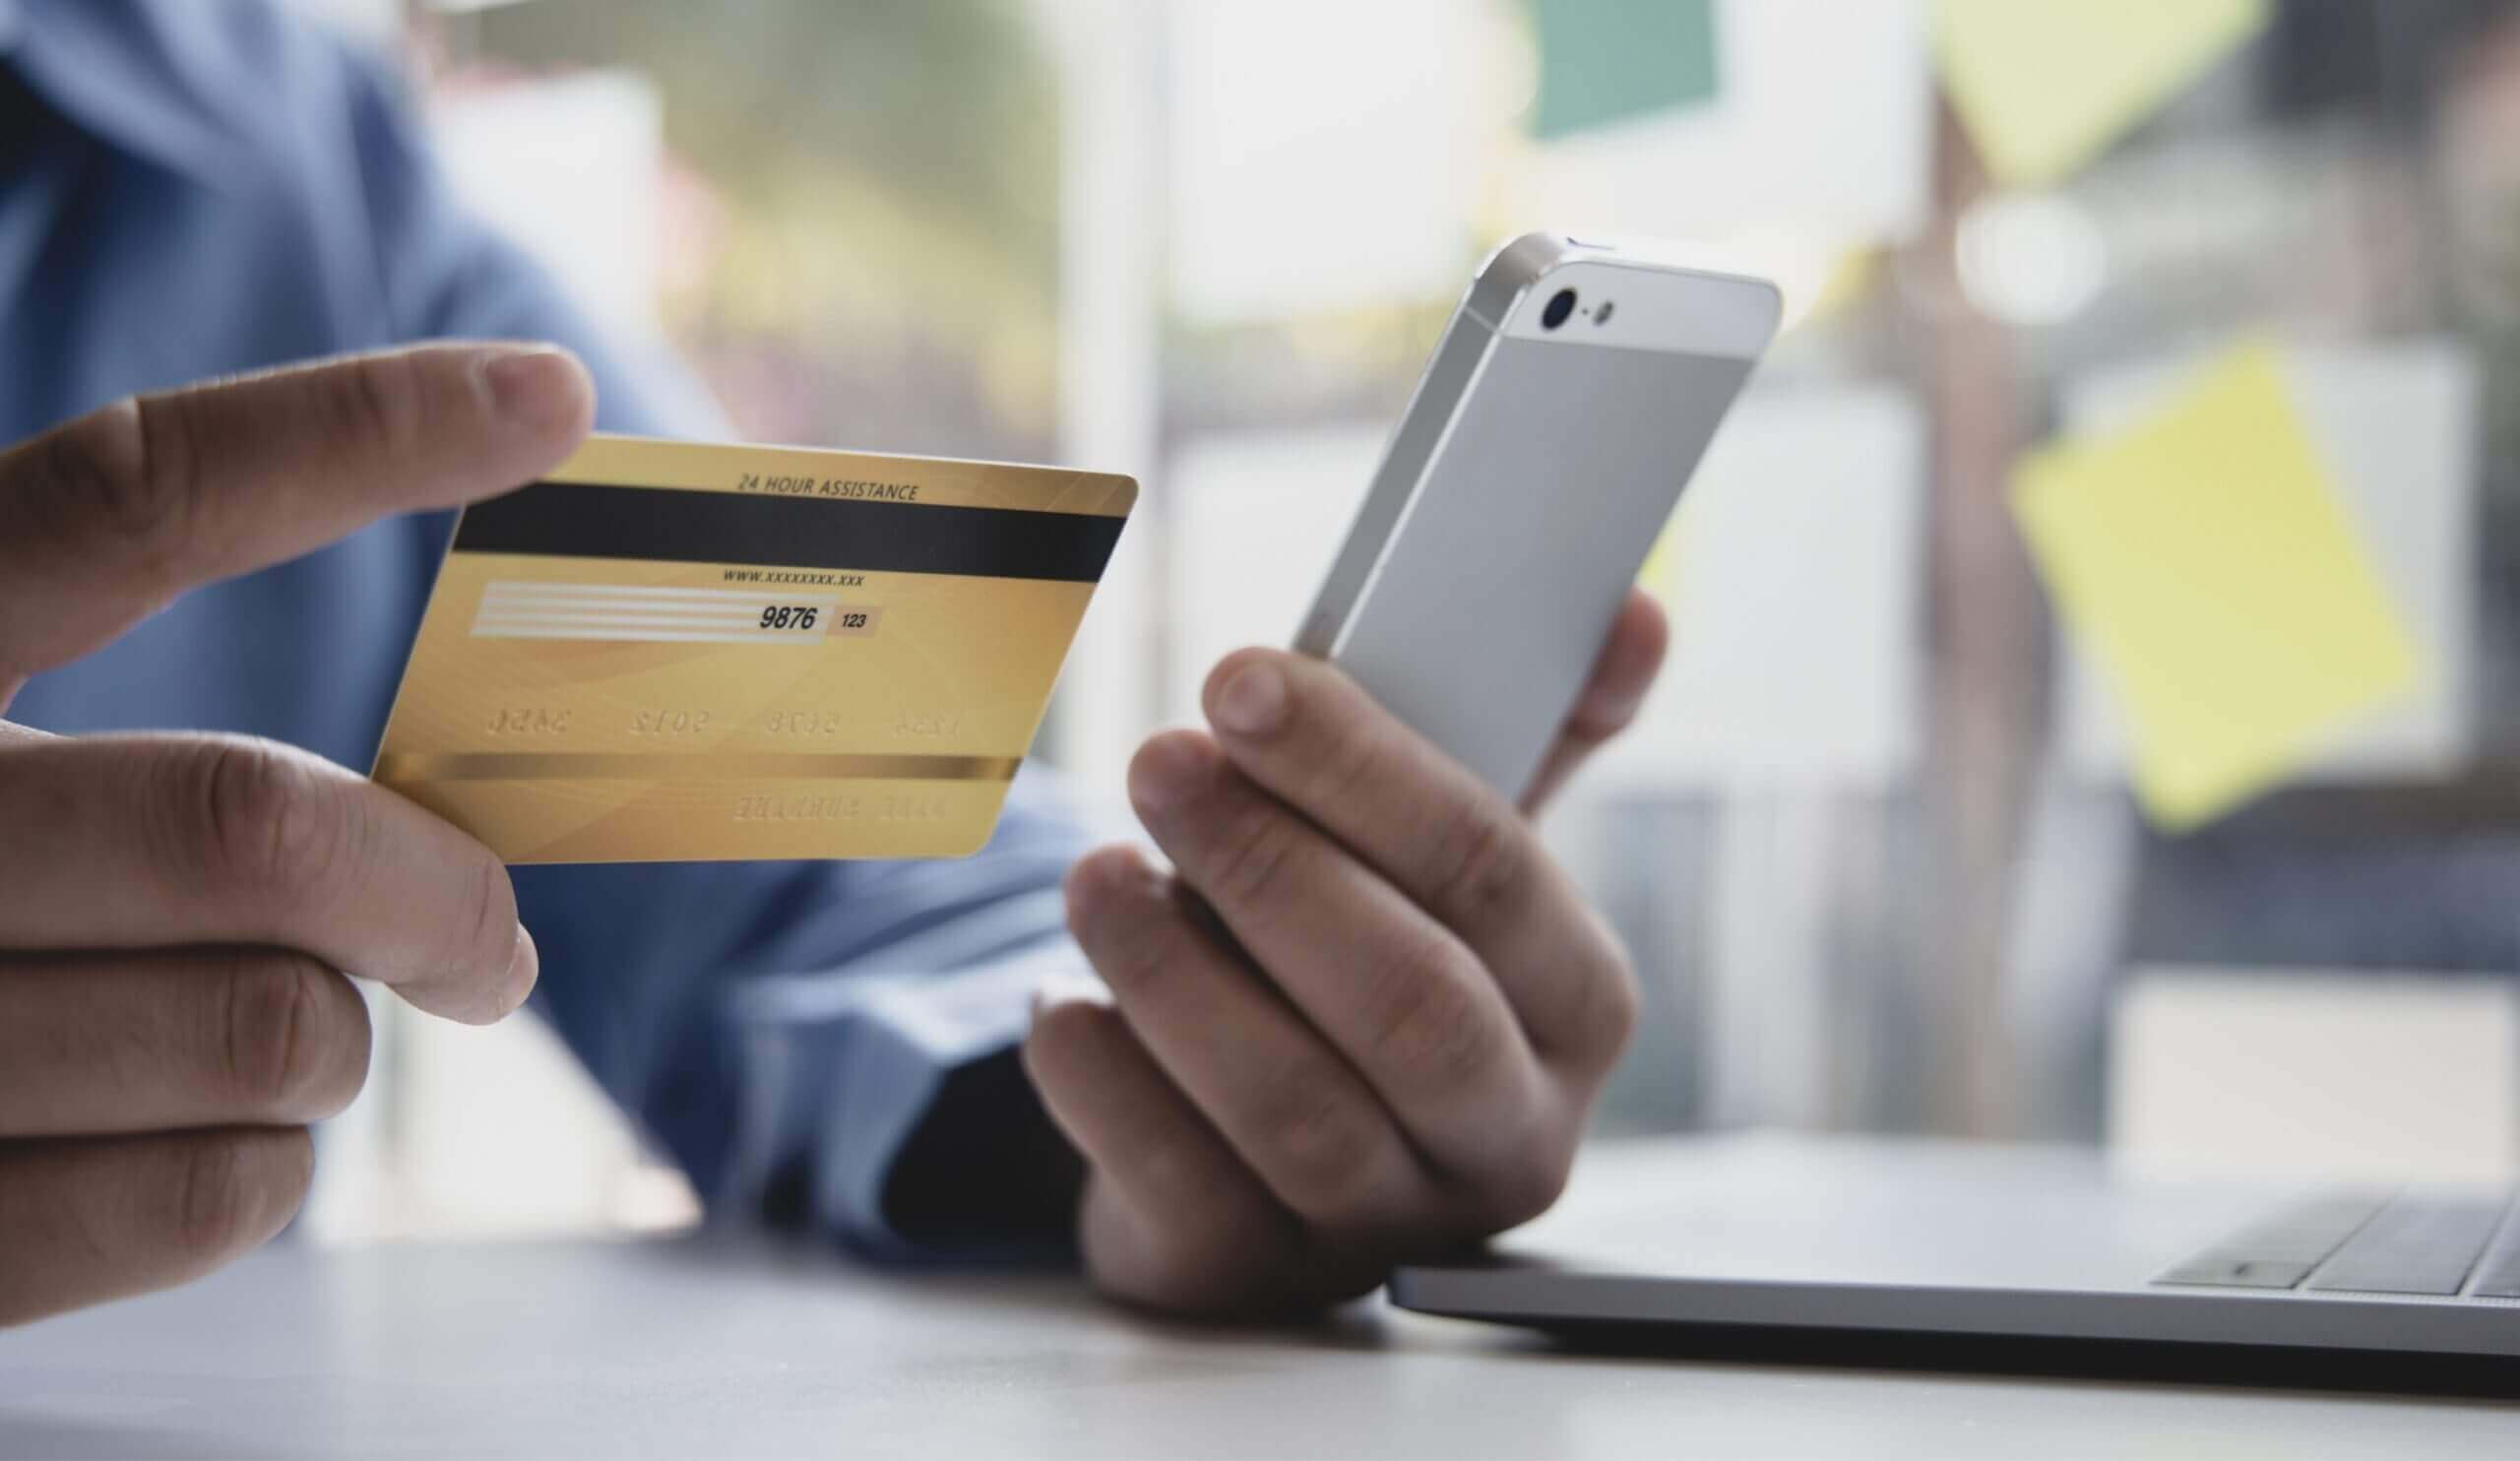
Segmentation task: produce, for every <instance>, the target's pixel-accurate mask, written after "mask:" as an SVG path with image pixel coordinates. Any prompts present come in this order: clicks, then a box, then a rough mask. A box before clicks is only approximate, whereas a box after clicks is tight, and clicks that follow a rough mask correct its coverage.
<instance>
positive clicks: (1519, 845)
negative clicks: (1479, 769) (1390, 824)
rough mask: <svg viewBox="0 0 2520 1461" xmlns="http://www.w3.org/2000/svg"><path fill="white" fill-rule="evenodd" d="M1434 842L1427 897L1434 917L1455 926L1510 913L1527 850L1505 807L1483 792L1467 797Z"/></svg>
mask: <svg viewBox="0 0 2520 1461" xmlns="http://www.w3.org/2000/svg"><path fill="white" fill-rule="evenodd" d="M1437 847H1438V848H1439V849H1440V850H1441V851H1440V853H1439V854H1438V856H1439V858H1440V865H1439V866H1438V868H1437V869H1436V873H1435V877H1434V880H1433V884H1432V893H1431V895H1430V896H1431V899H1432V905H1433V911H1434V913H1435V915H1436V916H1437V917H1438V918H1441V919H1443V920H1444V921H1446V922H1448V923H1452V924H1454V925H1455V926H1460V927H1486V926H1494V925H1495V924H1497V923H1499V922H1503V921H1510V920H1512V919H1513V918H1514V917H1515V916H1516V913H1517V910H1518V906H1519V904H1520V901H1521V899H1522V896H1523V892H1524V888H1525V885H1526V882H1527V880H1528V878H1529V875H1530V858H1531V855H1530V852H1529V849H1528V848H1527V847H1526V845H1525V833H1524V830H1523V828H1522V826H1521V825H1520V824H1519V823H1518V822H1517V821H1516V820H1515V819H1514V817H1513V815H1512V814H1511V813H1510V812H1508V811H1506V810H1505V809H1504V808H1503V807H1502V806H1500V805H1498V804H1496V803H1494V802H1491V801H1489V800H1487V799H1485V798H1483V797H1482V798H1481V799H1478V800H1475V801H1472V802H1470V803H1469V804H1468V805H1466V806H1464V807H1463V808H1462V809H1461V811H1460V812H1459V813H1458V814H1457V815H1456V816H1455V817H1454V819H1453V822H1452V824H1451V826H1450V827H1448V828H1447V829H1446V831H1445V834H1444V836H1443V837H1442V838H1441V839H1440V840H1439V841H1438V843H1437Z"/></svg>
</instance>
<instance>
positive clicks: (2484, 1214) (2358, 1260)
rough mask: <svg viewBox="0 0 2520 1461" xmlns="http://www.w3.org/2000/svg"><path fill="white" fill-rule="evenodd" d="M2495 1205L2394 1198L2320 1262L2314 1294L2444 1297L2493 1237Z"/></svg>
mask: <svg viewBox="0 0 2520 1461" xmlns="http://www.w3.org/2000/svg"><path fill="white" fill-rule="evenodd" d="M2502 1208H2503V1205H2502V1204H2501V1203H2498V1202H2495V1203H2478V1202H2458V1203H2449V1202H2442V1203H2435V1202H2423V1201H2412V1202H2397V1203H2392V1204H2390V1205H2389V1206H2388V1207H2387V1208H2386V1209H2384V1210H2383V1211H2382V1212H2381V1213H2380V1215H2379V1216H2378V1217H2376V1218H2373V1219H2372V1220H2371V1221H2370V1222H2369V1223H2367V1224H2364V1225H2363V1227H2362V1231H2361V1232H2359V1233H2356V1234H2355V1235H2354V1237H2352V1238H2351V1239H2347V1240H2346V1243H2345V1245H2344V1246H2343V1247H2341V1248H2338V1249H2337V1250H2336V1254H2335V1256H2333V1257H2331V1258H2329V1259H2328V1260H2327V1262H2326V1263H2325V1264H2323V1265H2321V1266H2320V1268H2319V1271H2318V1272H2317V1274H2316V1275H2314V1276H2313V1277H2312V1278H2311V1279H2310V1281H2309V1285H2308V1287H2309V1288H2310V1289H2311V1290H2312V1291H2314V1292H2319V1293H2354V1294H2419V1295H2436V1296H2445V1297H2446V1296H2449V1295H2454V1294H2457V1293H2458V1292H2459V1289H2460V1286H2461V1285H2463V1284H2465V1283H2466V1282H2467V1278H2468V1272H2469V1270H2471V1269H2473V1268H2475V1267H2476V1265H2477V1259H2478V1258H2479V1257H2481V1256H2483V1254H2484V1252H2485V1248H2486V1244H2487V1243H2488V1242H2491V1241H2492V1240H2493V1234H2494V1230H2495V1229H2496V1228H2497V1227H2499V1226H2500V1225H2501V1222H2502Z"/></svg>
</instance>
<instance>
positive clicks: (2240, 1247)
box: [2153, 1195, 2520, 1299]
mask: <svg viewBox="0 0 2520 1461" xmlns="http://www.w3.org/2000/svg"><path fill="white" fill-rule="evenodd" d="M2512 1216H2513V1203H2512V1201H2511V1200H2509V1199H2505V1200H2502V1201H2488V1202H2461V1201H2439V1200H2432V1199H2426V1198H2420V1197H2379V1196H2369V1195H2357V1196H2335V1197H2320V1198H2316V1199H2314V1200H2312V1201H2309V1202H2305V1203H2302V1204H2301V1205H2299V1206H2298V1207H2294V1208H2290V1209H2287V1210H2286V1211H2284V1212H2281V1213H2278V1214H2276V1215H2275V1216H2274V1217H2272V1218H2269V1219H2267V1220H2265V1221H2263V1222H2259V1223H2254V1224H2251V1225H2250V1226H2248V1227H2246V1228H2243V1229H2241V1230H2240V1231H2239V1232H2237V1233H2235V1234H2233V1235H2231V1236H2230V1237H2229V1238H2226V1239H2223V1240H2222V1241H2220V1242H2217V1243H2215V1244H2214V1245H2213V1246H2212V1247H2209V1248H2207V1249H2206V1250H2205V1251H2203V1252H2201V1253H2198V1254H2197V1255H2196V1256H2194V1257H2192V1258H2190V1259H2188V1260H2187V1261H2185V1262H2183V1263H2180V1264H2177V1265H2175V1266H2174V1267H2173V1268H2171V1269H2170V1270H2169V1271H2168V1272H2166V1273H2164V1274H2162V1275H2161V1276H2160V1277H2158V1278H2156V1279H2154V1280H2153V1282H2154V1283H2156V1284H2173V1285H2180V1286H2190V1287H2207V1288H2220V1289H2298V1290H2302V1291H2306V1292H2313V1293H2322V1292H2323V1293H2343V1294H2421V1295H2429V1296H2433V1297H2436V1298H2455V1297H2458V1296H2460V1295H2462V1294H2464V1295H2466V1296H2467V1297H2468V1298H2471V1299H2520V1223H2515V1222H2512V1221H2510V1220H2511V1218H2512ZM2497 1236H2499V1237H2500V1239H2501V1241H2500V1243H2499V1244H2497V1243H2496V1242H2495V1239H2496V1238H2497Z"/></svg>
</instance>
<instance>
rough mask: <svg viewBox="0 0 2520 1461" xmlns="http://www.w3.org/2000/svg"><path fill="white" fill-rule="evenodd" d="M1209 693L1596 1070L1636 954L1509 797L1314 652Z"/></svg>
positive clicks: (1551, 1039)
mask: <svg viewBox="0 0 2520 1461" xmlns="http://www.w3.org/2000/svg"><path fill="white" fill-rule="evenodd" d="M1205 698H1206V701H1207V706H1208V717H1209V720H1210V721H1211V722H1212V723H1213V724H1214V725H1215V727H1216V731H1217V739H1218V741H1219V743H1220V744H1222V745H1223V746H1224V747H1225V751H1226V754H1227V755H1228V756H1229V757H1230V758H1231V759H1232V761H1233V764H1234V765H1235V766H1236V767H1237V768H1239V769H1240V770H1241V771H1242V773H1243V774H1244V775H1245V776H1247V777H1249V778H1250V779H1251V780H1252V781H1254V782H1256V783H1258V784H1259V785H1260V786H1261V787H1263V788H1265V789H1266V790H1267V791H1268V792H1269V793H1270V794H1272V795H1274V796H1276V797H1277V798H1278V799H1280V800H1282V801H1284V802H1285V803H1287V804H1288V805H1289V806H1292V808H1294V810H1295V811H1297V812H1298V813H1300V814H1301V815H1302V816H1304V817H1305V818H1307V819H1309V820H1310V821H1311V822H1312V823H1313V824H1314V825H1316V826H1318V827H1320V828H1321V829H1322V830H1323V831H1324V832H1327V833H1328V834H1330V836H1332V837H1334V838H1336V839H1337V840H1338V841H1340V842H1341V843H1343V844H1345V845H1346V846H1347V847H1348V848H1349V849H1351V850H1352V851H1354V852H1355V855H1356V856H1357V857H1358V858H1362V859H1363V860H1364V861H1365V862H1367V863H1368V864H1370V865H1371V866H1372V867H1373V868H1374V869H1375V870H1376V871H1378V872H1379V873H1380V874H1381V875H1382V876H1383V877H1384V878H1386V879H1388V880H1389V881H1390V882H1391V883H1392V884H1393V885H1394V886H1395V887H1397V888H1398V889H1399V890H1400V891H1401V892H1402V893H1404V894H1406V895H1407V896H1408V897H1409V899H1410V900H1411V901H1412V902H1414V903H1416V904H1417V905H1418V907H1420V908H1422V909H1424V910H1425V911H1426V912H1427V913H1429V914H1431V915H1433V917H1434V918H1435V919H1436V920H1437V921H1440V922H1441V923H1443V924H1444V925H1445V926H1446V927H1447V928H1450V929H1451V930H1452V931H1453V932H1454V933H1455V934H1456V935H1458V936H1459V937H1460V938H1461V940H1462V942H1464V943H1466V944H1468V945H1469V946H1470V948H1471V949H1472V951H1473V952H1475V953H1476V954H1477V955H1478V956H1479V958H1480V961H1481V964H1482V965H1484V966H1485V968H1486V969H1487V971H1488V972H1489V974H1490V975H1491V976H1493V977H1494V979H1495V980H1496V983H1497V985H1498V986H1499V987H1500V988H1501V989H1502V990H1503V992H1504V995H1505V998H1506V1000H1507V1001H1508V1002H1509V1003H1510V1004H1511V1005H1512V1006H1513V1009H1514V1011H1515V1013H1516V1014H1517V1015H1518V1016H1520V1017H1521V1019H1522V1022H1523V1025H1524V1027H1525V1029H1526V1030H1527V1031H1528V1033H1529V1035H1530V1037H1531V1042H1532V1045H1533V1047H1534V1048H1536V1049H1538V1050H1539V1051H1541V1053H1542V1054H1543V1055H1544V1056H1546V1055H1559V1054H1563V1055H1569V1056H1572V1057H1573V1058H1574V1059H1575V1060H1576V1061H1577V1062H1578V1063H1579V1064H1588V1063H1590V1062H1591V1061H1592V1060H1593V1059H1595V1058H1596V1057H1602V1056H1606V1055H1607V1053H1608V1052H1611V1051H1614V1050H1615V1049H1616V1048H1618V1047H1619V1046H1620V1045H1621V1044H1623V1043H1624V1042H1625V1040H1626V1037H1627V1026H1628V1023H1629V1021H1630V1019H1631V1018H1632V1016H1633V1009H1632V1005H1633V1001H1634V992H1633V989H1632V988H1631V987H1630V985H1629V983H1628V979H1627V974H1626V964H1625V959H1624V956H1623V955H1622V954H1621V953H1620V952H1619V951H1618V946H1617V943H1616V941H1615V940H1614V939H1613V938H1612V937H1611V936H1610V933H1609V930H1608V929H1607V927H1605V926H1604V925H1603V924H1602V922H1601V921H1600V920H1599V919H1598V918H1596V917H1595V916H1594V915H1593V914H1592V912H1591V911H1590V910H1589V909H1588V908H1587V907H1586V905H1585V903H1584V900H1583V898H1582V896H1581V895H1580V894H1579V893H1578V892H1577V890H1576V888H1575V886H1574V883H1573V881H1572V880H1571V879H1570V878H1568V877H1567V875H1566V873H1565V871H1564V870H1563V869H1562V868H1560V867H1559V866H1558V865H1557V863H1556V862H1555V861H1554V860H1553V859H1552V858H1550V857H1549V856H1548V854H1547V852H1546V851H1545V850H1544V848H1543V847H1542V846H1541V844H1540V838H1539V836H1538V834H1537V833H1536V832H1535V831H1534V830H1533V828H1532V825H1531V823H1530V822H1529V821H1527V820H1526V819H1525V818H1524V816H1523V815H1522V813H1521V812H1520V811H1519V810H1517V809H1516V808H1515V806H1514V805H1513V803H1511V802H1509V801H1507V800H1506V799H1505V797H1504V796H1503V795H1502V794H1499V793H1498V792H1497V791H1496V790H1495V789H1494V788H1492V787H1489V786H1488V785H1487V784H1486V783H1485V782H1483V781H1481V780H1480V779H1479V777H1478V776H1477V774H1475V773H1474V772H1472V771H1471V770H1470V769H1469V768H1468V767H1465V766H1463V765H1462V764H1461V763H1460V762H1458V761H1456V760H1454V759H1452V758H1451V757H1449V756H1446V755H1444V754H1443V753H1442V752H1441V751H1440V750H1438V749H1437V748H1436V747H1435V746H1434V744H1433V743H1432V742H1430V741H1428V740H1427V739H1426V738H1425V737H1424V736H1422V735H1419V734H1418V732H1417V731H1413V730H1411V729H1410V728H1409V727H1408V726H1407V725H1405V724H1403V723H1402V722H1401V720H1400V719H1399V718H1398V717H1397V716H1394V715H1393V714H1392V713H1391V712H1390V711H1388V710H1386V709H1384V708H1383V707H1382V706H1381V705H1379V704H1377V703H1375V701H1374V700H1373V698H1372V697H1371V696H1369V695H1367V694H1366V693H1365V691H1364V689H1363V687H1361V686H1359V685H1358V684H1357V683H1356V682H1355V680H1352V679H1350V678H1349V677H1348V676H1347V675H1346V674H1344V673H1342V672H1341V671H1340V670H1339V669H1338V668H1337V667H1335V666H1332V665H1329V664H1326V663H1324V662H1322V661H1319V660H1315V659H1311V658H1309V657H1307V656H1302V655H1292V654H1288V653H1285V652H1283V651H1278V650H1242V651H1238V652H1236V653H1234V654H1232V655H1229V656H1227V657H1226V659H1225V660H1224V661H1223V662H1222V663H1220V664H1219V665H1218V666H1217V668H1216V671H1215V673H1213V674H1212V675H1210V676H1209V680H1208V687H1207V694H1206V697H1205Z"/></svg>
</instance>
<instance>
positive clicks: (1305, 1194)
mask: <svg viewBox="0 0 2520 1461" xmlns="http://www.w3.org/2000/svg"><path fill="white" fill-rule="evenodd" d="M1282 1089H1283V1091H1284V1096H1283V1098H1282V1099H1281V1100H1280V1101H1279V1102H1278V1103H1277V1104H1276V1108H1275V1109H1274V1110H1272V1111H1270V1112H1267V1113H1266V1114H1265V1115H1264V1116H1263V1118H1262V1120H1261V1122H1260V1125H1261V1131H1260V1133H1259V1137H1258V1141H1259V1145H1260V1148H1261V1151H1262V1152H1263V1153H1264V1154H1265V1155H1264V1160H1265V1162H1266V1163H1267V1167H1268V1171H1269V1173H1270V1174H1271V1175H1272V1176H1273V1177H1274V1178H1275V1181H1274V1182H1273V1183H1272V1185H1273V1186H1275V1187H1276V1188H1277V1190H1278V1193H1279V1195H1280V1197H1281V1198H1282V1199H1284V1200H1285V1202H1286V1204H1287V1205H1288V1206H1289V1207H1292V1208H1293V1209H1294V1210H1295V1211H1296V1212H1298V1213H1300V1214H1302V1215H1303V1216H1304V1218H1305V1219H1306V1220H1307V1221H1308V1222H1311V1223H1313V1224H1315V1225H1316V1226H1319V1227H1323V1228H1328V1229H1333V1230H1343V1229H1353V1228H1359V1227H1368V1226H1371V1225H1372V1224H1373V1223H1374V1222H1375V1221H1377V1218H1378V1213H1377V1202H1376V1192H1377V1185H1378V1180H1379V1176H1380V1169H1379V1161H1378V1159H1379V1158H1380V1156H1381V1155H1382V1141H1381V1133H1380V1131H1379V1130H1378V1129H1377V1125H1376V1120H1375V1118H1374V1116H1373V1115H1372V1114H1371V1113H1370V1112H1367V1111H1365V1110H1362V1109H1360V1108H1359V1106H1358V1104H1357V1103H1356V1102H1355V1100H1353V1099H1352V1098H1351V1097H1350V1094H1349V1093H1348V1092H1347V1091H1346V1090H1344V1089H1342V1088H1341V1087H1340V1086H1338V1085H1336V1084H1334V1083H1332V1082H1330V1081H1328V1080H1326V1079H1321V1078H1318V1077H1303V1076H1300V1075H1299V1076H1298V1078H1295V1079H1291V1080H1289V1081H1287V1082H1286V1083H1285V1084H1284V1086H1283V1088H1282Z"/></svg>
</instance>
